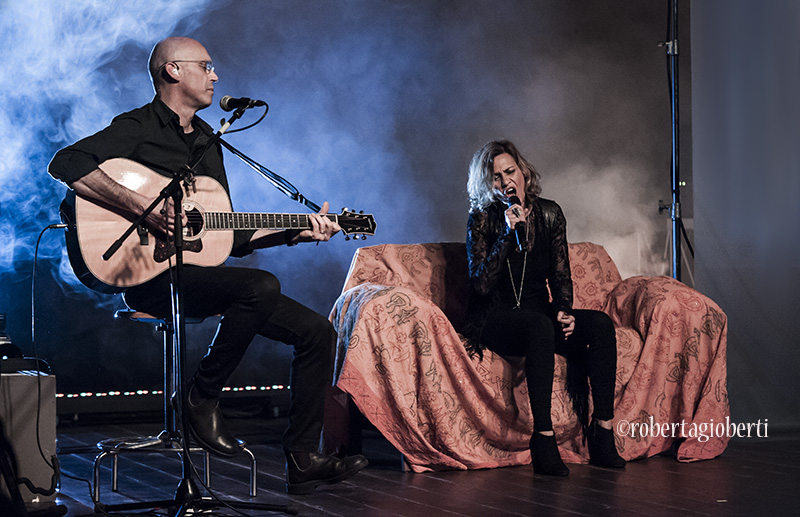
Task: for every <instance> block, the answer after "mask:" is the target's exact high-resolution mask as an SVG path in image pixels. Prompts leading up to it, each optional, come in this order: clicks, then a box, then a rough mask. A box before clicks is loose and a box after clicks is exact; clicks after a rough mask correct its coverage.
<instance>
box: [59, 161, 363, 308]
mask: <svg viewBox="0 0 800 517" xmlns="http://www.w3.org/2000/svg"><path fill="white" fill-rule="evenodd" d="M99 168H100V169H101V170H102V171H103V172H105V173H106V174H107V175H108V176H109V177H110V178H111V179H112V180H114V181H116V182H117V183H119V184H120V185H122V186H124V187H127V188H129V189H130V190H133V191H136V192H139V193H140V194H143V195H144V196H145V197H147V198H149V199H153V200H155V199H156V198H157V197H158V196H159V194H160V193H161V191H162V190H163V189H164V187H165V186H167V184H169V183H170V181H171V180H170V178H167V177H165V176H162V175H160V174H158V173H156V172H153V171H152V170H150V169H149V168H147V167H145V166H144V165H142V164H140V163H137V162H134V161H132V160H127V159H125V158H113V159H111V160H107V161H105V162H103V163H102V164H100V167H99ZM156 210H159V208H156ZM183 210H184V212H185V213H186V217H187V220H188V222H187V224H186V227H185V228H184V234H183V263H184V264H190V265H196V266H218V265H220V264H222V263H223V262H225V259H227V258H228V256H229V255H230V253H231V250H232V249H233V232H234V231H235V230H259V229H268V230H285V229H291V230H299V231H302V230H306V229H309V228H312V223H311V220H310V217H309V215H308V214H271V213H234V212H232V209H231V201H230V198H229V197H228V193H227V192H225V189H224V188H222V185H220V183H219V182H218V181H217V180H215V179H213V178H209V177H208V176H197V177H195V181H194V186H193V187H189V188H184V189H183ZM61 216H62V219H63V220H64V222H66V223H67V224H68V225H69V227H68V228H67V232H66V237H67V252H68V253H69V260H70V263H71V264H72V269H73V270H74V271H75V275H76V276H77V277H78V279H79V280H80V281H81V282H82V283H83V284H84V285H86V286H87V287H89V288H91V289H94V290H96V291H100V292H104V293H116V292H119V291H122V290H124V289H127V288H128V287H133V286H136V285H140V284H143V283H145V282H147V281H148V280H152V279H153V278H155V277H156V276H158V275H159V274H161V273H163V272H164V271H166V270H167V269H169V268H170V267H172V265H173V264H174V260H172V257H173V256H174V255H175V247H174V245H173V244H172V243H168V242H166V239H163V238H161V236H159V235H155V234H151V233H150V232H148V231H147V230H145V229H144V228H141V227H140V228H138V229H137V230H136V231H134V232H133V233H131V234H130V235H129V236H128V237H127V238H126V239H125V241H123V243H122V245H121V246H120V248H119V249H117V250H116V252H115V253H114V254H113V255H111V256H110V257H109V258H108V260H105V259H104V258H103V255H105V254H106V253H107V252H108V250H109V248H110V247H111V246H112V245H113V244H114V243H115V242H116V241H117V240H118V239H119V238H120V237H122V235H123V234H124V233H125V232H126V231H127V230H128V228H130V226H131V224H132V223H133V220H131V219H129V218H128V217H127V216H125V215H123V214H122V213H120V212H119V211H118V210H116V209H115V208H113V207H110V206H107V205H104V204H101V203H98V202H95V201H91V200H88V199H85V198H82V197H80V196H77V195H75V193H74V192H73V191H72V190H70V191H69V192H68V193H67V198H66V199H65V200H64V203H62V204H61ZM322 216H323V217H327V218H328V219H330V220H333V221H335V222H336V223H337V224H338V225H339V227H340V228H341V230H342V233H344V234H345V235H346V236H347V238H348V239H349V237H350V235H351V234H354V235H355V238H356V239H358V238H359V234H360V235H361V236H366V235H375V219H374V218H373V217H372V215H370V214H364V213H363V212H360V213H355V212H353V211H349V210H347V209H343V210H342V213H341V214H340V215H336V214H323V215H322Z"/></svg>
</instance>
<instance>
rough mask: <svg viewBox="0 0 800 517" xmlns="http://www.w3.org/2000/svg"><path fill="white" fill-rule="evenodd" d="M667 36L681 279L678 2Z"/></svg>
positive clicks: (675, 253)
mask: <svg viewBox="0 0 800 517" xmlns="http://www.w3.org/2000/svg"><path fill="white" fill-rule="evenodd" d="M668 32H669V34H668V41H667V45H666V47H667V55H668V56H669V57H668V59H669V71H670V97H671V99H670V104H671V106H672V208H671V210H670V216H671V217H672V277H673V278H674V279H676V280H678V281H680V279H681V231H682V223H681V174H680V125H679V117H678V0H669V31H668Z"/></svg>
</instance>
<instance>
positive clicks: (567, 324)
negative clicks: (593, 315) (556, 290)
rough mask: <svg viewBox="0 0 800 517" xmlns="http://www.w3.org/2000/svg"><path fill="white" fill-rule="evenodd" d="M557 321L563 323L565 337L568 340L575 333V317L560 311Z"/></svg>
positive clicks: (562, 328)
mask: <svg viewBox="0 0 800 517" xmlns="http://www.w3.org/2000/svg"><path fill="white" fill-rule="evenodd" d="M556 320H558V322H559V323H561V330H562V332H564V337H565V338H567V337H569V336H571V335H572V333H573V332H574V331H575V316H573V315H572V314H567V313H566V312H564V311H558V314H557V315H556Z"/></svg>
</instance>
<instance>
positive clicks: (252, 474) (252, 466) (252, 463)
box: [242, 447, 258, 497]
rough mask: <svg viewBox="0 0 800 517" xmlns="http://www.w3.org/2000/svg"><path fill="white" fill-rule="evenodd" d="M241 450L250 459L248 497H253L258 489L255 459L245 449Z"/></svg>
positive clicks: (248, 450)
mask: <svg viewBox="0 0 800 517" xmlns="http://www.w3.org/2000/svg"><path fill="white" fill-rule="evenodd" d="M242 450H243V451H244V452H245V454H247V455H248V456H249V457H250V497H255V496H256V492H258V487H257V486H256V473H257V472H258V469H257V468H256V457H255V455H254V454H253V453H252V452H251V451H250V449H248V448H247V447H243V448H242Z"/></svg>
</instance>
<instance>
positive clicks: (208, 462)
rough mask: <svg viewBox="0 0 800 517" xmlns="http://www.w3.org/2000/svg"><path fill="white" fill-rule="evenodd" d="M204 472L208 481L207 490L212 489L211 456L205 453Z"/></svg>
mask: <svg viewBox="0 0 800 517" xmlns="http://www.w3.org/2000/svg"><path fill="white" fill-rule="evenodd" d="M203 472H204V474H205V479H206V488H211V454H209V453H208V451H203Z"/></svg>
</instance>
